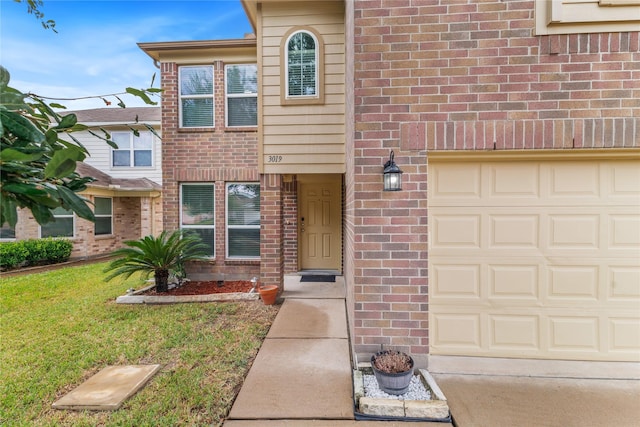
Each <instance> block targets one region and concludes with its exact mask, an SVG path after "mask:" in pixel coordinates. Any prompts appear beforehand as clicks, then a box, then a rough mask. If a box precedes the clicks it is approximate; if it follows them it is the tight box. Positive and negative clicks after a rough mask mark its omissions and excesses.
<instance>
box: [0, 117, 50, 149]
mask: <svg viewBox="0 0 640 427" xmlns="http://www.w3.org/2000/svg"><path fill="white" fill-rule="evenodd" d="M0 121H1V122H2V125H3V128H4V131H8V132H11V133H12V134H13V135H14V136H16V137H18V138H21V139H25V140H27V141H33V142H35V143H37V144H41V143H43V142H44V140H45V138H44V134H43V133H42V132H40V130H38V128H37V127H35V126H34V124H33V123H32V122H31V121H30V120H29V119H27V118H26V117H24V116H22V115H20V114H18V113H15V112H13V111H6V110H0ZM4 131H3V133H2V134H3V135H4Z"/></svg>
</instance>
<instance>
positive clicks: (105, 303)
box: [0, 263, 278, 427]
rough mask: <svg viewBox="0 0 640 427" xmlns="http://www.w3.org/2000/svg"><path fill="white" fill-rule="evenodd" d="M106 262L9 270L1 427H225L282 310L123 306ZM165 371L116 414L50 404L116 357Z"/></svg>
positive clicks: (2, 312) (3, 284)
mask: <svg viewBox="0 0 640 427" xmlns="http://www.w3.org/2000/svg"><path fill="white" fill-rule="evenodd" d="M105 266H106V264H104V263H102V264H92V265H85V266H80V267H72V268H69V267H68V268H63V269H60V270H55V271H51V272H46V273H39V274H31V275H26V276H17V277H2V278H0V399H1V400H0V425H2V426H74V427H75V426H96V425H100V426H136V427H142V426H204V425H207V426H211V425H213V426H216V425H219V424H220V423H221V420H222V419H223V418H224V417H225V416H226V414H227V413H228V411H229V409H230V408H231V404H232V402H233V399H234V398H235V396H236V394H237V392H238V390H239V388H240V384H241V383H242V380H243V378H244V376H245V375H246V373H247V370H248V368H249V366H250V364H251V362H252V360H253V358H254V356H255V354H256V353H257V350H258V349H259V347H260V344H261V343H262V340H263V339H264V337H265V335H266V333H267V331H268V330H269V327H270V326H271V323H272V321H273V319H274V317H275V315H276V313H277V310H278V307H277V306H265V305H264V304H262V303H261V302H260V301H259V300H258V301H251V302H240V303H204V304H198V303H195V304H175V305H162V306H158V305H156V306H154V305H138V304H135V305H126V304H115V298H116V297H117V296H118V295H123V294H124V293H125V291H126V289H127V288H130V287H134V288H140V287H141V283H140V282H139V281H136V280H133V279H130V280H128V281H127V282H123V281H122V280H119V279H114V280H112V281H111V282H108V283H107V282H104V281H103V277H105V274H104V273H102V270H103V269H104V267H105ZM123 364H160V365H161V366H162V368H161V370H160V371H159V372H158V374H156V376H155V377H154V378H153V379H152V380H151V381H150V382H149V383H148V384H147V385H146V386H145V387H144V388H143V389H142V390H141V391H140V392H139V393H138V394H137V395H135V396H134V397H132V398H130V399H129V400H127V401H126V402H125V404H124V405H123V407H122V408H121V409H120V410H118V411H113V412H74V411H60V410H54V409H52V408H51V404H52V403H53V402H54V401H55V400H57V399H58V398H60V397H62V396H63V395H64V394H65V393H67V392H68V391H70V390H71V389H73V388H75V387H76V386H78V385H79V384H81V383H82V382H83V381H84V380H86V379H87V378H89V377H90V376H91V375H93V374H95V373H96V372H98V371H99V370H100V369H102V368H104V367H105V366H107V365H123Z"/></svg>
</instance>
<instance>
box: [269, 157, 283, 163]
mask: <svg viewBox="0 0 640 427" xmlns="http://www.w3.org/2000/svg"><path fill="white" fill-rule="evenodd" d="M281 161H282V156H269V157H268V158H267V162H269V163H280V162H281Z"/></svg>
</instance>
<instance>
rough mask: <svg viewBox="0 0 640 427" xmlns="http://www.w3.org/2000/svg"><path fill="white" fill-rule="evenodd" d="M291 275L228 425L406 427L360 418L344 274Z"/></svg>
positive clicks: (436, 426)
mask: <svg viewBox="0 0 640 427" xmlns="http://www.w3.org/2000/svg"><path fill="white" fill-rule="evenodd" d="M285 280H286V283H285V290H286V291H285V292H284V295H283V296H284V298H285V301H284V303H283V305H282V307H281V308H280V312H279V313H278V315H277V317H276V319H275V321H274V322H273V325H272V326H271V329H270V330H269V333H268V335H267V337H266V339H265V341H264V343H263V344H262V347H261V348H260V351H259V352H258V355H257V356H256V360H255V361H254V363H253V366H252V367H251V369H250V370H249V373H248V374H247V377H246V379H245V382H244V384H243V386H242V389H241V390H240V393H239V394H238V397H237V398H236V401H235V402H234V404H233V407H232V408H231V411H230V413H229V417H228V419H227V420H226V421H225V423H224V427H258V426H265V427H270V426H285V427H286V426H313V427H334V426H336V427H348V426H354V427H355V426H358V427H367V426H381V427H399V426H402V425H405V426H406V423H402V422H376V421H355V419H354V407H353V384H352V379H351V370H352V368H351V367H352V364H351V356H350V348H349V347H350V346H349V335H348V331H347V315H346V306H345V289H344V279H343V278H342V277H339V276H338V277H336V283H299V277H298V276H287V277H286V279H285ZM411 426H416V427H427V426H429V427H449V426H451V424H449V423H428V422H425V423H422V422H420V423H411Z"/></svg>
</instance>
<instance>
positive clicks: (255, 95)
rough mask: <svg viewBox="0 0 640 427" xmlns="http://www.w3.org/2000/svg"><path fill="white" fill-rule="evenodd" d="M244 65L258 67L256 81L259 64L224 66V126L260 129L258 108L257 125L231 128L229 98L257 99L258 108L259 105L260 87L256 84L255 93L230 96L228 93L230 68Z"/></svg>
mask: <svg viewBox="0 0 640 427" xmlns="http://www.w3.org/2000/svg"><path fill="white" fill-rule="evenodd" d="M243 65H245V66H246V65H254V66H255V67H256V79H257V77H258V64H256V63H247V64H227V65H225V66H224V124H225V126H226V127H228V128H248V127H252V128H253V127H258V111H257V108H256V124H255V125H246V126H230V125H229V102H228V101H229V98H255V99H256V106H257V103H258V85H257V84H256V91H255V92H249V93H247V92H245V93H233V94H229V93H228V92H227V82H228V79H227V73H228V70H229V68H230V67H238V66H243Z"/></svg>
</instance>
